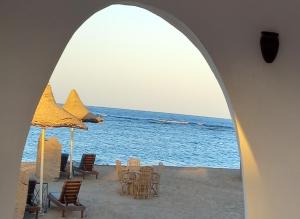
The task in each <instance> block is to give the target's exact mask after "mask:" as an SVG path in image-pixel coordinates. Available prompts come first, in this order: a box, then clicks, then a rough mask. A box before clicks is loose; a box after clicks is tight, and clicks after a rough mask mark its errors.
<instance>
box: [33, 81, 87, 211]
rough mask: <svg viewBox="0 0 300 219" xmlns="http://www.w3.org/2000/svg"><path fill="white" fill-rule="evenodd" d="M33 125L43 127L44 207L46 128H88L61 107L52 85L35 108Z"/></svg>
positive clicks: (41, 171) (41, 200)
mask: <svg viewBox="0 0 300 219" xmlns="http://www.w3.org/2000/svg"><path fill="white" fill-rule="evenodd" d="M31 123H32V125H34V126H39V127H41V128H42V142H41V167H40V206H41V209H42V207H43V203H42V202H43V193H42V191H43V174H44V173H43V171H44V147H45V132H46V128H59V127H71V128H80V129H86V126H85V125H84V123H83V122H82V121H80V120H79V119H77V118H76V117H75V116H73V115H72V114H70V113H68V112H67V111H65V110H64V109H63V108H61V107H59V106H58V105H57V104H56V102H55V99H54V96H53V94H52V89H51V86H50V85H47V87H46V89H45V91H44V93H43V95H42V97H41V99H40V102H39V104H38V106H37V108H36V110H35V114H34V116H33V119H32V122H31Z"/></svg>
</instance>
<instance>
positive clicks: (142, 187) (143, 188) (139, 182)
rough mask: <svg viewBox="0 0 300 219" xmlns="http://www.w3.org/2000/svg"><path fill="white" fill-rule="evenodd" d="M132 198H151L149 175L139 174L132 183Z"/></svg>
mask: <svg viewBox="0 0 300 219" xmlns="http://www.w3.org/2000/svg"><path fill="white" fill-rule="evenodd" d="M133 192H134V194H133V196H134V198H139V199H141V198H144V199H147V198H149V197H150V196H151V174H150V175H149V174H148V173H140V174H139V175H138V177H137V178H136V180H135V181H134V190H133Z"/></svg>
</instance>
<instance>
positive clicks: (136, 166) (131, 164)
mask: <svg viewBox="0 0 300 219" xmlns="http://www.w3.org/2000/svg"><path fill="white" fill-rule="evenodd" d="M140 165H141V164H140V160H139V159H133V158H131V159H129V160H128V161H127V167H128V169H129V170H130V171H139V170H140Z"/></svg>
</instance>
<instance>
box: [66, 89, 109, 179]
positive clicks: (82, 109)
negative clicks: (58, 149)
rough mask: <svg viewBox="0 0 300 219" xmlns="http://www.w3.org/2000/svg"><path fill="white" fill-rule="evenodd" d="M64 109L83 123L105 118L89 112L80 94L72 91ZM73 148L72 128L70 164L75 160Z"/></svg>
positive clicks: (72, 132) (95, 121)
mask: <svg viewBox="0 0 300 219" xmlns="http://www.w3.org/2000/svg"><path fill="white" fill-rule="evenodd" d="M63 108H64V109H65V110H66V111H68V112H69V113H71V114H72V115H74V116H76V117H77V118H78V119H80V120H81V121H83V122H91V123H100V122H103V118H102V117H100V116H97V115H95V114H93V113H91V112H89V110H88V108H87V107H86V106H85V105H84V104H83V103H82V101H81V99H80V97H79V95H78V93H77V92H76V90H75V89H72V90H71V92H70V94H69V96H68V98H67V100H66V102H65V104H64V106H63ZM73 146H74V129H73V128H71V141H70V164H71V163H72V160H73ZM72 172H73V171H72V164H71V165H70V177H72Z"/></svg>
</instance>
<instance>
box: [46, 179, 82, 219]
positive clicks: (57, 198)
mask: <svg viewBox="0 0 300 219" xmlns="http://www.w3.org/2000/svg"><path fill="white" fill-rule="evenodd" d="M80 186H81V181H73V180H66V181H65V182H64V185H63V187H62V191H61V193H57V192H55V193H49V194H48V201H49V203H48V204H49V208H50V202H53V203H54V204H55V205H57V206H58V207H59V208H60V209H61V210H62V217H65V211H66V210H69V211H80V212H81V218H82V217H83V212H84V210H85V206H84V205H82V204H81V203H80V202H79V199H78V193H79V190H80Z"/></svg>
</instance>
